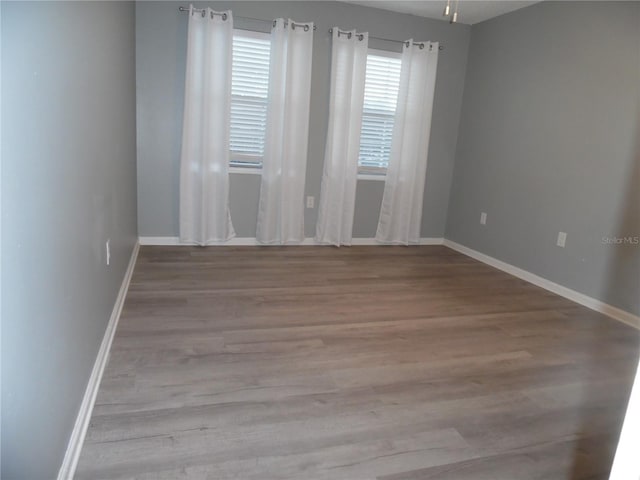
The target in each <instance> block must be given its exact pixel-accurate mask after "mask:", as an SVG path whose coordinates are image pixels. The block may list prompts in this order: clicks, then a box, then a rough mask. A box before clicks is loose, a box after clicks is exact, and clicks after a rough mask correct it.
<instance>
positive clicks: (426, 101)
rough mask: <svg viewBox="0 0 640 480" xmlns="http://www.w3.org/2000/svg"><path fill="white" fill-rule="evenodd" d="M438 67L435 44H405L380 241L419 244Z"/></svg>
mask: <svg viewBox="0 0 640 480" xmlns="http://www.w3.org/2000/svg"><path fill="white" fill-rule="evenodd" d="M437 64H438V43H430V42H423V43H414V42H413V40H408V41H407V42H405V44H404V47H403V50H402V68H401V73H400V89H399V92H398V104H397V107H396V119H395V124H394V126H393V140H392V143H391V155H390V157H389V167H388V168H387V176H386V180H385V185H384V196H383V197H382V207H381V209H380V219H379V220H378V230H377V233H376V240H377V241H378V242H382V243H399V244H403V245H408V244H411V243H418V242H419V241H420V223H421V219H422V197H423V194H424V184H425V176H426V172H427V153H428V148H429V136H430V132H431V111H432V110H433V96H434V89H435V83H436V69H437Z"/></svg>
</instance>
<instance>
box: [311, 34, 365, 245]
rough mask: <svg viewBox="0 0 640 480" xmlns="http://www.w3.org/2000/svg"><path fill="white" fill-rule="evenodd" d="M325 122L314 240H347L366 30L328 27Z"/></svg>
mask: <svg viewBox="0 0 640 480" xmlns="http://www.w3.org/2000/svg"><path fill="white" fill-rule="evenodd" d="M332 42H333V43H332V47H331V94H330V100H329V127H328V131H327V143H326V147H325V154H324V173H323V175H322V187H321V191H320V207H319V210H318V223H317V225H316V241H318V242H321V243H330V244H333V245H337V246H339V245H351V232H352V230H353V212H354V208H355V199H356V184H357V181H358V154H359V153H360V130H361V128H362V105H363V102H364V83H365V72H366V68H367V46H368V44H369V34H368V33H356V31H355V30H352V31H350V32H342V31H340V30H339V29H338V27H333V38H332Z"/></svg>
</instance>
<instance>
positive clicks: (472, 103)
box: [446, 2, 640, 314]
mask: <svg viewBox="0 0 640 480" xmlns="http://www.w3.org/2000/svg"><path fill="white" fill-rule="evenodd" d="M639 91H640V3H638V2H621V3H616V2H543V3H541V4H537V5H534V6H531V7H528V8H525V9H522V10H518V11H516V12H513V13H510V14H507V15H504V16H501V17H498V18H495V19H493V20H489V21H487V22H484V23H481V24H478V25H474V26H473V27H472V30H471V48H470V51H469V63H468V66H467V77H466V81H465V91H464V101H463V110H462V115H461V118H462V123H461V125H460V137H459V142H458V149H457V154H456V163H455V173H454V180H453V185H452V189H451V201H450V205H449V216H448V222H447V232H446V236H447V238H449V239H451V240H454V241H456V242H459V243H461V244H464V245H466V246H469V247H471V248H473V249H476V250H479V251H480V252H483V253H486V254H488V255H491V256H493V257H496V258H498V259H500V260H503V261H506V262H508V263H511V264H513V265H516V266H518V267H521V268H524V269H525V270H528V271H531V272H533V273H535V274H538V275H540V276H542V277H544V278H547V279H549V280H552V281H554V282H557V283H560V284H562V285H565V286H567V287H569V288H572V289H575V290H577V291H579V292H582V293H584V294H587V295H589V296H592V297H595V298H598V299H601V300H603V301H605V302H607V303H610V304H612V305H615V306H618V307H620V308H623V309H625V310H627V311H630V312H634V313H636V314H640V245H626V246H611V245H607V244H604V243H603V241H602V238H603V237H614V236H618V237H624V236H638V235H640V194H639V192H640V143H639V142H640V136H639V132H640V123H639V122H640V117H639V114H640V110H639ZM481 211H484V212H487V213H488V222H487V225H486V226H485V227H483V226H481V225H480V223H479V218H480V212H481ZM559 231H563V232H567V234H568V237H567V244H566V248H564V249H562V248H560V247H557V246H556V239H557V235H558V232H559Z"/></svg>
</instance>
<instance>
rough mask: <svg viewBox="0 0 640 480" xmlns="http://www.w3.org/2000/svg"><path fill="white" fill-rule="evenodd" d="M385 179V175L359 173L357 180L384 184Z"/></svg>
mask: <svg viewBox="0 0 640 480" xmlns="http://www.w3.org/2000/svg"><path fill="white" fill-rule="evenodd" d="M386 178H387V176H386V175H376V174H373V173H359V174H358V180H374V181H377V182H384V181H385V179H386Z"/></svg>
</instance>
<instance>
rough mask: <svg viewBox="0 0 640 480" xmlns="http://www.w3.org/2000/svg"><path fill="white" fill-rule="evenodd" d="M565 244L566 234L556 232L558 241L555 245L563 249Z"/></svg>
mask: <svg viewBox="0 0 640 480" xmlns="http://www.w3.org/2000/svg"><path fill="white" fill-rule="evenodd" d="M566 243H567V233H566V232H558V241H557V242H556V245H558V246H559V247H562V248H564V245H565V244H566Z"/></svg>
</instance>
